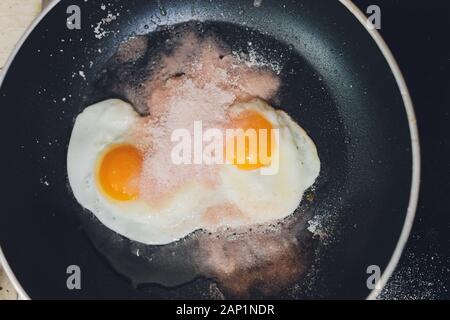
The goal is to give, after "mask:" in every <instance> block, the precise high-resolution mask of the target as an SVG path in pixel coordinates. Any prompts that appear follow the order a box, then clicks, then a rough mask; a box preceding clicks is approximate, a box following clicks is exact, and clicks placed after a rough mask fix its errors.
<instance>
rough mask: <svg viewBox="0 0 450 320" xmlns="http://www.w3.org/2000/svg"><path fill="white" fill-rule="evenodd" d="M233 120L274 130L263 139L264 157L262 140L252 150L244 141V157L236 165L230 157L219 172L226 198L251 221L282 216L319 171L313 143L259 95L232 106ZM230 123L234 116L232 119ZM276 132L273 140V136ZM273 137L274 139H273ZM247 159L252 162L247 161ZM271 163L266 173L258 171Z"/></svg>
mask: <svg viewBox="0 0 450 320" xmlns="http://www.w3.org/2000/svg"><path fill="white" fill-rule="evenodd" d="M231 112H232V113H233V114H234V119H235V120H234V121H235V123H237V126H238V127H240V128H243V129H248V128H252V129H255V130H256V131H259V130H261V129H264V130H267V131H268V132H270V131H273V132H274V133H273V134H272V137H270V136H269V137H268V138H267V142H266V143H265V144H266V145H267V153H266V158H267V159H266V162H267V161H268V163H264V161H262V159H261V158H260V152H258V151H259V150H260V149H261V143H262V142H264V140H263V139H259V140H257V148H253V150H250V149H249V147H248V145H247V144H246V148H245V159H246V160H249V161H245V162H243V163H240V164H237V163H236V158H235V157H233V158H232V160H231V161H229V163H228V164H226V165H225V166H224V168H223V170H222V171H221V178H222V181H223V190H224V191H225V192H226V195H227V196H226V198H227V199H229V201H230V202H232V203H234V204H235V205H236V206H237V207H238V208H239V209H240V210H241V211H242V212H243V213H245V214H246V215H248V216H249V219H248V220H249V221H252V223H265V222H270V221H274V220H277V219H282V218H285V217H287V216H288V215H290V214H292V213H293V212H294V211H295V209H296V208H297V207H298V205H299V203H300V202H301V199H302V197H303V193H304V192H305V190H307V189H308V188H309V187H311V186H312V185H313V184H314V182H315V180H316V178H317V177H318V175H319V173H320V160H319V156H318V153H317V149H316V146H315V145H314V143H313V141H312V140H311V139H310V138H309V136H308V135H307V134H306V132H305V131H304V130H303V129H302V128H301V127H300V126H299V125H298V124H297V123H295V121H294V120H292V118H291V117H290V116H289V115H288V114H287V113H285V112H284V111H281V110H275V109H273V108H272V107H271V106H269V105H268V104H267V103H265V102H264V101H262V100H260V99H254V100H252V101H250V102H247V103H241V104H237V105H235V106H233V107H232V109H231ZM232 122H233V120H232ZM275 132H277V135H278V136H279V137H278V139H276V140H277V141H274V140H275V139H273V135H274V134H275ZM271 141H272V142H271ZM251 159H254V160H256V161H253V162H252V163H251V162H250V160H251ZM265 167H272V169H271V170H270V171H268V172H267V173H266V174H264V172H262V171H261V169H264V168H265Z"/></svg>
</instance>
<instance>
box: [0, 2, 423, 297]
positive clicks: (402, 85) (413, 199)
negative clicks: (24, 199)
mask: <svg viewBox="0 0 450 320" xmlns="http://www.w3.org/2000/svg"><path fill="white" fill-rule="evenodd" d="M60 1H61V0H53V1H51V2H50V3H49V4H48V5H47V6H46V7H45V8H43V9H42V11H41V13H40V14H39V15H38V16H37V17H36V18H35V19H34V20H33V22H32V23H31V25H30V26H29V27H28V28H27V30H26V31H25V32H24V34H23V35H22V36H21V38H20V39H19V41H18V42H17V44H16V46H15V48H14V50H13V51H12V53H11V54H10V56H9V58H8V60H7V62H6V63H5V66H4V68H3V70H2V71H1V73H0V88H1V87H2V85H3V81H4V79H5V76H6V74H7V73H8V70H9V68H10V66H11V64H12V62H13V61H14V59H15V57H16V55H17V53H18V52H19V51H20V49H21V48H22V46H23V44H24V43H25V41H26V40H27V39H28V37H29V35H30V34H31V33H32V32H33V30H34V29H35V28H36V26H37V25H38V24H39V23H40V22H41V21H42V20H43V19H44V17H45V16H46V15H47V14H48V13H49V12H50V11H51V10H52V9H53V8H54V7H55V6H56V5H57V4H58V3H59V2H60ZM339 2H340V3H341V4H342V5H343V6H344V7H345V8H347V9H348V10H349V11H350V13H351V14H353V15H354V16H355V18H356V19H357V20H358V21H359V22H360V23H361V24H362V25H363V26H364V28H365V29H366V31H367V32H368V33H369V35H370V36H371V37H372V39H373V40H374V41H375V43H376V44H377V46H378V48H379V49H380V51H381V53H382V54H383V56H384V58H385V60H386V62H387V63H388V65H389V68H390V69H391V71H392V73H393V75H394V78H395V81H396V83H397V87H398V89H399V90H400V94H401V96H402V99H403V105H404V107H405V111H406V116H407V118H408V125H409V130H410V139H411V147H412V148H411V151H412V179H411V191H410V198H409V204H408V209H407V212H406V217H405V222H404V224H403V228H402V231H401V233H400V236H399V239H398V241H397V245H396V247H395V249H394V252H393V254H392V256H391V258H390V260H389V263H388V265H387V266H386V269H385V270H384V271H383V273H382V275H381V278H380V279H379V280H378V282H377V283H376V288H375V289H373V290H372V291H371V293H370V294H369V296H368V297H367V298H366V299H367V300H375V299H377V297H378V296H379V294H380V293H381V291H382V289H383V288H384V287H385V286H386V283H387V281H388V280H389V278H390V277H391V275H392V273H393V272H394V270H395V269H396V267H397V265H398V262H399V260H400V258H401V256H402V253H403V250H404V248H405V245H406V243H407V241H408V239H409V235H410V233H411V230H412V226H413V222H414V218H415V215H416V209H417V203H418V198H419V189H420V170H421V155H420V143H419V133H418V128H417V120H416V116H415V111H414V105H413V102H412V99H411V96H410V93H409V90H408V87H407V85H406V81H405V79H404V77H403V74H402V72H401V70H400V67H399V65H398V64H397V61H396V60H395V58H394V56H393V54H392V52H391V50H390V49H389V47H388V46H387V44H386V42H385V41H384V39H383V38H382V36H381V35H380V33H379V32H378V31H377V30H376V29H375V28H373V27H371V26H370V24H369V23H368V20H367V17H366V16H365V15H364V13H363V12H362V11H361V10H360V9H359V8H358V7H357V6H356V5H355V4H354V3H353V2H352V1H351V0H339ZM0 265H1V266H3V269H4V270H5V273H6V275H7V277H8V278H9V280H10V281H11V283H12V285H13V287H14V289H15V290H16V291H17V293H18V295H19V299H21V300H31V297H30V296H29V295H28V294H27V293H26V291H25V289H24V288H23V287H22V285H21V284H20V282H19V280H18V279H17V277H16V276H15V274H14V272H13V271H12V269H11V267H10V265H9V263H8V261H7V259H6V257H5V255H4V253H3V251H2V248H1V245H0Z"/></svg>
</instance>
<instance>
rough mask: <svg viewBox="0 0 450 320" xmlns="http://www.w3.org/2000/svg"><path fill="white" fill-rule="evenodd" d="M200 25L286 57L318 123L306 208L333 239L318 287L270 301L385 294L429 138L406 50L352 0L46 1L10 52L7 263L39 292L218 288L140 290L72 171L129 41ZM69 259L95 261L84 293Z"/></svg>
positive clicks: (0, 97) (5, 90)
mask: <svg viewBox="0 0 450 320" xmlns="http://www.w3.org/2000/svg"><path fill="white" fill-rule="evenodd" d="M74 4H75V5H78V6H79V7H80V8H81V13H82V28H81V29H80V30H77V29H75V30H69V29H68V28H67V27H66V18H67V16H68V15H67V13H66V10H67V7H68V6H69V5H74ZM108 11H110V12H112V13H114V15H115V17H116V19H115V20H113V21H110V22H109V23H108V24H103V25H102V28H104V30H105V31H106V32H105V34H104V35H103V36H101V37H99V36H98V34H96V33H95V32H94V31H95V30H94V29H95V27H96V26H97V25H98V23H99V22H100V21H102V18H105V16H106V13H107V12H108ZM190 20H197V21H209V22H212V23H213V24H215V25H216V26H217V27H216V29H217V32H218V33H219V34H220V33H222V35H223V36H224V37H225V38H226V39H227V41H228V42H229V43H231V45H233V43H242V42H247V41H254V42H257V43H259V46H260V48H261V51H262V52H263V54H264V52H269V53H268V55H270V52H271V53H272V58H274V59H279V60H282V62H283V69H282V71H281V73H280V77H281V79H282V87H281V89H280V93H279V97H278V101H277V102H276V107H277V108H281V109H284V110H286V111H287V112H288V113H289V114H290V115H291V116H292V117H293V118H294V119H295V120H297V121H298V122H299V123H300V124H301V125H302V127H303V128H305V129H306V131H307V132H308V134H309V135H310V136H311V137H312V139H313V140H314V141H315V143H316V145H317V148H318V151H319V154H320V157H321V161H322V166H323V169H322V172H321V175H320V177H319V179H318V181H317V183H316V186H315V187H314V201H313V202H312V203H311V204H302V205H301V206H304V207H305V208H306V209H307V211H308V212H309V214H310V218H311V219H312V220H313V221H315V222H316V225H320V227H321V228H323V230H324V232H326V233H327V237H326V240H323V239H320V240H319V241H318V244H317V246H316V249H315V254H314V256H315V258H314V261H313V262H312V263H311V265H310V267H309V269H310V270H309V271H310V272H309V276H305V278H304V281H305V283H306V282H308V285H307V286H304V287H303V289H299V290H298V292H297V293H296V294H295V295H292V291H291V294H287V293H286V292H279V293H277V295H276V296H271V298H293V297H294V298H332V299H346V298H352V299H363V298H367V297H369V298H375V297H376V296H377V294H378V293H379V291H380V289H381V288H382V287H383V286H384V284H385V283H386V281H387V279H388V278H389V276H390V274H391V273H392V271H393V270H394V268H395V266H396V264H397V262H398V259H399V257H400V255H401V252H402V249H403V247H404V245H405V242H406V241H407V238H408V235H409V231H410V229H411V225H412V222H413V218H414V213H415V208H416V203H417V195H418V189H419V167H420V163H419V162H420V157H419V144H418V138H417V137H418V135H417V128H416V124H415V117H414V111H413V108H412V103H411V100H410V97H409V94H408V90H407V87H406V85H405V83H404V80H403V77H402V75H401V73H400V71H399V68H398V66H397V64H396V62H395V60H394V58H393V57H392V55H391V53H390V51H389V49H388V48H387V46H386V44H385V43H384V42H383V40H382V39H381V37H380V36H379V34H378V33H377V32H376V30H372V29H371V28H370V27H369V26H368V25H367V24H366V23H365V17H364V15H363V14H362V13H361V12H360V11H359V10H358V9H357V8H356V7H355V6H354V5H353V4H352V3H351V2H350V1H346V0H343V1H340V2H339V1H315V0H301V1H300V0H299V1H291V0H285V1H275V0H273V1H271V0H263V1H255V2H254V1H251V0H239V1H216V0H212V1H209V0H208V1H206V0H205V1H203V0H196V1H185V0H177V1H143V0H131V1H130V0H127V1H119V0H110V1H108V4H107V8H106V10H104V8H102V7H101V3H100V2H98V1H84V0H71V1H65V0H62V1H56V2H55V3H52V4H51V5H50V6H49V7H47V8H46V9H45V10H44V12H43V13H42V14H41V16H40V17H39V18H38V19H37V20H36V21H35V23H34V24H33V26H32V27H31V28H30V29H29V31H28V32H27V34H26V35H25V36H24V38H23V39H22V41H21V42H20V44H19V45H18V48H17V49H16V50H15V52H14V54H13V55H12V57H11V58H10V60H9V62H8V64H7V67H6V68H5V72H4V74H3V79H2V84H1V89H0V105H1V109H0V113H1V116H0V119H1V124H2V125H1V127H0V133H1V134H0V136H1V137H2V150H3V151H2V157H1V158H0V164H1V168H3V169H4V171H3V172H2V181H3V184H2V185H3V188H2V193H1V194H2V197H1V206H2V210H1V213H0V244H1V249H2V254H1V260H2V263H3V265H4V266H5V269H6V271H7V273H8V274H9V276H10V277H11V279H12V281H13V282H14V284H15V286H16V288H17V289H18V291H19V293H20V294H21V295H23V296H24V297H28V298H33V299H51V298H60V299H83V298H87V299H95V298H125V299H147V298H164V299H170V298H202V297H205V296H204V295H202V290H204V288H205V283H207V282H208V281H210V280H208V279H200V280H196V281H193V282H191V283H188V284H186V285H183V286H179V287H176V288H163V287H161V286H152V285H150V286H145V287H136V286H133V285H132V284H131V283H130V280H129V279H128V278H127V277H125V276H123V275H122V274H120V272H117V269H115V268H114V267H112V266H111V264H110V261H108V259H107V258H105V256H104V255H103V254H102V253H101V252H99V250H98V246H96V245H95V243H94V242H95V241H94V242H93V240H92V238H91V237H90V235H89V222H88V223H86V218H83V214H81V215H80V206H79V205H78V204H77V203H76V201H75V200H74V198H73V195H72V193H71V190H70V187H69V186H68V182H67V173H66V153H67V146H68V142H69V137H70V133H71V130H72V126H73V123H74V119H75V117H76V116H77V115H78V114H79V113H80V112H81V111H82V110H83V108H84V107H86V106H88V105H89V104H91V103H93V102H96V101H99V100H101V99H105V98H107V97H108V96H107V95H106V94H105V93H104V92H100V91H99V90H98V82H99V79H100V78H101V75H102V70H104V66H105V65H107V63H108V61H109V60H110V58H111V57H112V56H113V55H114V53H115V51H116V50H117V48H118V46H119V44H120V43H121V42H123V41H125V40H126V39H128V38H129V37H130V36H133V35H140V34H148V33H152V32H153V31H155V30H156V29H157V28H158V27H159V26H163V25H174V24H179V23H182V22H186V21H190ZM269 58H270V57H269ZM80 71H81V72H80ZM86 216H89V214H88V213H86V212H84V217H86ZM83 219H84V220H83ZM87 220H88V221H92V223H95V221H94V220H95V219H94V218H92V217H90V218H89V219H87ZM105 232H108V231H105ZM124 241H126V239H124ZM70 265H77V266H79V267H80V268H81V270H82V279H83V280H82V289H81V290H68V288H67V286H66V279H67V276H68V275H67V273H66V271H67V267H68V266H70ZM373 265H376V266H379V268H380V270H381V272H382V276H381V278H380V279H379V281H378V286H377V287H376V288H375V289H373V287H368V286H367V278H368V276H369V275H370V274H368V273H367V270H368V269H367V268H368V266H373ZM372 289H373V290H372ZM251 297H257V296H251Z"/></svg>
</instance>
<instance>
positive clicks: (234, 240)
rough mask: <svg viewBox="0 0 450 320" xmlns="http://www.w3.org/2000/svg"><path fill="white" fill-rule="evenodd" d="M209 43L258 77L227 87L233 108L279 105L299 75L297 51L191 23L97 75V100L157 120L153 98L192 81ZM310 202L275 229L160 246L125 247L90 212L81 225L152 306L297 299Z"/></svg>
mask: <svg viewBox="0 0 450 320" xmlns="http://www.w3.org/2000/svg"><path fill="white" fill-rule="evenodd" d="M243 34H245V35H246V36H242V35H243ZM186 39H187V41H186ZM205 43H206V44H207V45H210V46H215V50H216V52H219V53H220V57H219V59H221V60H222V59H224V60H226V59H235V60H236V59H237V60H240V61H243V64H242V66H243V68H244V67H245V68H248V70H250V71H251V72H253V73H251V72H248V73H246V74H250V76H249V77H248V78H245V79H244V81H243V82H242V83H243V84H250V86H247V87H245V85H243V84H242V83H241V84H239V85H238V86H234V87H232V88H231V87H230V88H227V89H230V90H235V91H234V92H233V94H234V95H235V96H236V98H237V99H242V100H245V99H246V98H249V97H251V96H252V95H253V96H255V95H256V96H260V97H261V98H264V99H266V100H269V101H270V102H271V103H272V104H273V105H274V106H279V104H280V102H281V101H282V99H281V97H280V94H279V92H278V89H280V90H282V88H283V83H282V79H283V75H285V74H289V73H292V72H294V70H290V69H289V68H286V67H285V65H288V64H289V59H291V58H292V56H293V55H295V53H294V52H293V51H292V48H290V47H289V46H288V45H286V44H284V43H281V42H278V41H276V40H275V39H272V38H270V37H268V36H266V35H263V34H260V33H258V32H256V31H253V30H250V29H248V28H242V27H237V26H233V25H226V24H218V23H199V22H190V23H186V24H181V25H176V26H170V27H162V28H160V29H158V30H157V31H156V32H153V33H151V34H149V35H145V36H134V37H131V38H130V39H129V40H128V41H126V42H124V43H122V44H121V45H120V47H119V48H118V50H117V52H116V54H115V55H114V56H113V57H112V58H111V59H110V61H109V62H108V63H107V65H106V66H105V68H104V70H103V71H102V73H101V74H100V76H99V80H98V83H97V92H98V96H101V97H108V98H112V97H117V98H121V99H124V100H126V101H129V102H131V104H132V105H133V106H134V107H135V109H136V110H137V111H138V112H139V113H140V114H141V115H142V116H145V115H148V114H150V113H152V114H153V113H157V112H158V110H155V109H152V107H153V105H152V95H154V94H155V92H158V90H159V89H160V87H161V86H163V85H164V84H165V83H166V82H167V81H169V80H170V81H176V80H177V79H178V78H182V77H184V76H185V75H186V73H189V72H192V70H190V69H189V68H188V66H189V65H190V62H191V61H192V60H193V59H194V60H195V59H196V55H197V54H198V52H199V51H198V50H199V47H202V45H200V44H203V45H204V44H205ZM269 43H270V45H269ZM180 46H185V47H184V48H181V49H180ZM268 48H271V49H268ZM274 48H275V49H274ZM255 74H256V76H257V77H259V78H258V79H257V80H255ZM261 79H262V80H261ZM258 80H259V81H258ZM251 81H254V82H253V84H254V85H253V86H252V85H251V84H252V82H251ZM279 82H281V83H279ZM258 83H259V84H261V83H262V85H259V86H258ZM236 88H237V89H236ZM243 88H244V89H243ZM246 88H247V89H246ZM249 88H250V89H251V88H257V89H256V90H254V91H252V90H250V89H249ZM307 198H308V200H304V201H303V202H302V204H301V205H300V206H299V208H298V209H297V211H296V213H294V214H293V215H292V216H290V217H288V218H286V219H285V220H283V221H278V222H276V223H274V224H272V225H264V226H254V227H252V228H243V229H227V230H222V231H219V232H214V233H210V232H204V231H201V230H199V231H197V232H194V233H193V234H191V235H189V236H188V237H186V238H185V239H182V240H180V241H177V242H175V243H171V244H168V245H164V246H149V245H144V244H141V243H137V242H134V241H131V240H129V239H126V238H124V237H122V236H120V235H118V234H116V233H114V232H112V231H110V230H109V229H107V228H106V227H104V226H103V225H101V224H100V223H99V222H98V221H97V219H96V218H95V217H93V216H92V215H87V214H85V212H83V214H82V220H83V224H84V226H85V228H86V230H87V233H88V234H89V235H90V238H91V240H92V242H93V244H94V245H95V247H96V248H97V249H98V250H99V251H100V252H101V253H102V254H103V255H104V256H105V257H106V259H107V260H108V261H109V263H111V264H112V266H113V267H114V269H115V270H116V271H117V272H118V273H120V274H121V275H123V276H125V277H126V278H128V279H130V280H131V281H132V283H133V285H135V286H136V287H139V288H140V289H141V290H149V291H151V293H152V296H154V297H156V298H158V296H160V297H167V296H168V295H170V296H172V297H174V298H186V297H189V298H266V297H282V296H289V297H293V298H299V297H302V295H303V293H302V292H301V290H294V289H293V288H298V287H299V286H300V287H303V286H305V284H304V282H305V281H306V279H307V277H305V276H306V275H307V274H308V273H309V271H310V270H311V265H312V263H313V261H314V258H315V257H314V252H315V250H316V247H317V240H316V239H314V237H313V234H312V233H311V232H310V231H308V226H309V225H308V221H309V219H311V218H312V215H313V210H312V208H313V206H312V202H314V200H313V199H314V197H313V193H312V192H311V193H309V196H308V197H307ZM174 288H175V289H174ZM292 292H295V293H294V294H292Z"/></svg>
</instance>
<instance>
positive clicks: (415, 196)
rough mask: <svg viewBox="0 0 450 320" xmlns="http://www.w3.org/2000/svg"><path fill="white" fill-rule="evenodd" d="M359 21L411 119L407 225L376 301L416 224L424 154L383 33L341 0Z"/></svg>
mask: <svg viewBox="0 0 450 320" xmlns="http://www.w3.org/2000/svg"><path fill="white" fill-rule="evenodd" d="M339 1H340V2H341V4H343V5H344V6H345V7H346V8H347V9H348V10H349V11H350V12H351V13H352V14H353V15H354V16H355V18H356V19H358V21H359V22H360V23H361V24H362V25H363V26H364V28H365V29H366V31H367V32H368V33H369V34H370V36H371V37H372V39H373V40H374V41H375V43H376V44H377V46H378V48H379V49H380V51H381V53H382V54H383V56H384V58H385V60H386V61H387V63H388V65H389V67H390V69H391V71H392V73H393V74H394V77H395V81H396V82H397V86H398V89H399V90H400V94H401V96H402V99H403V105H404V107H405V110H406V115H407V118H408V125H409V131H410V138H411V152H412V162H413V163H412V177H411V191H410V198H409V204H408V209H407V211H406V217H405V222H404V224H403V228H402V231H401V233H400V236H399V239H398V241H397V245H396V247H395V249H394V252H393V254H392V256H391V259H390V260H389V263H388V265H387V266H386V268H385V270H384V271H383V274H382V275H381V278H380V279H379V280H378V282H377V283H376V285H375V287H376V288H375V289H373V290H372V291H371V293H370V294H369V296H368V297H367V298H366V299H367V300H376V299H377V297H378V296H379V295H380V293H381V291H382V290H383V288H384V287H385V286H386V283H387V281H388V280H389V278H390V277H391V275H392V273H393V272H394V271H395V269H396V267H397V265H398V262H399V261H400V258H401V256H402V253H403V250H404V248H405V246H406V243H407V241H408V239H409V235H410V233H411V230H412V226H413V223H414V218H415V215H416V210H417V203H418V200H419V190H420V170H421V155H420V142H419V130H418V128H417V119H416V115H415V111H414V105H413V102H412V99H411V95H410V93H409V90H408V87H407V85H406V81H405V78H404V76H403V74H402V72H401V70H400V67H399V65H398V63H397V61H396V60H395V58H394V55H393V54H392V51H391V50H390V49H389V47H388V45H387V44H386V42H385V41H384V39H383V37H382V36H381V34H380V33H379V32H378V30H377V29H375V28H374V27H373V25H371V24H370V23H369V21H368V18H367V16H366V15H365V14H364V13H363V12H362V11H361V10H360V9H359V8H358V7H357V6H356V5H355V4H354V3H353V2H352V1H351V0H339Z"/></svg>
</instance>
